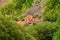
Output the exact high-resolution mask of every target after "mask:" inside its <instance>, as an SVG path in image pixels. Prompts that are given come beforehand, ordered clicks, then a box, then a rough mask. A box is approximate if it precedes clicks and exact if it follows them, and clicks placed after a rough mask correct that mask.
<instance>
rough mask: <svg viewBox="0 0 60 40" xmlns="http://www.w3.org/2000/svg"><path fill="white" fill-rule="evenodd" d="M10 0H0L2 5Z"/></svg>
mask: <svg viewBox="0 0 60 40" xmlns="http://www.w3.org/2000/svg"><path fill="white" fill-rule="evenodd" d="M8 1H9V0H0V6H3V5H5V4H6V3H7V2H8Z"/></svg>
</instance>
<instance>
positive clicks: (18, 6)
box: [0, 0, 60, 40]
mask: <svg viewBox="0 0 60 40" xmlns="http://www.w3.org/2000/svg"><path fill="white" fill-rule="evenodd" d="M39 2H40V0H38V1H37V2H36V3H37V4H38V3H39ZM32 3H33V0H11V2H9V3H7V4H6V5H5V6H3V7H0V40H60V14H59V13H60V0H46V2H45V4H44V12H42V17H43V18H42V19H43V21H42V22H36V23H33V24H32V25H29V24H28V23H27V24H25V25H20V24H17V21H16V20H17V19H21V20H22V21H23V20H24V18H25V16H27V15H25V16H21V15H22V14H24V11H25V10H26V9H28V8H32ZM38 5H39V4H38ZM33 17H35V18H40V17H41V16H40V15H38V14H35V15H34V16H33Z"/></svg>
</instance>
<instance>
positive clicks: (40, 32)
mask: <svg viewBox="0 0 60 40" xmlns="http://www.w3.org/2000/svg"><path fill="white" fill-rule="evenodd" d="M58 28H59V27H58V25H57V24H56V23H51V22H41V23H37V24H36V25H34V26H28V27H26V28H24V29H25V30H26V32H27V33H29V34H31V35H33V37H35V38H36V39H37V40H52V38H53V34H54V32H56V31H57V30H58Z"/></svg>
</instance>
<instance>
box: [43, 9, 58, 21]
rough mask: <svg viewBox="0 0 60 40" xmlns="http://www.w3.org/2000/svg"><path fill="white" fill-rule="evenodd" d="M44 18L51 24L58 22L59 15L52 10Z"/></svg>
mask: <svg viewBox="0 0 60 40" xmlns="http://www.w3.org/2000/svg"><path fill="white" fill-rule="evenodd" d="M43 16H44V21H49V22H56V21H57V13H55V11H53V10H51V11H49V12H48V13H45V14H43Z"/></svg>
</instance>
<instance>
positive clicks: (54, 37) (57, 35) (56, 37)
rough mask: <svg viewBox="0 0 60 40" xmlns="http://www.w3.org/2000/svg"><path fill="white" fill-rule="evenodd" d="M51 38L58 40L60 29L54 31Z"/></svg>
mask: <svg viewBox="0 0 60 40" xmlns="http://www.w3.org/2000/svg"><path fill="white" fill-rule="evenodd" d="M53 40H60V30H59V31H57V32H56V33H55V35H54V36H53Z"/></svg>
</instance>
